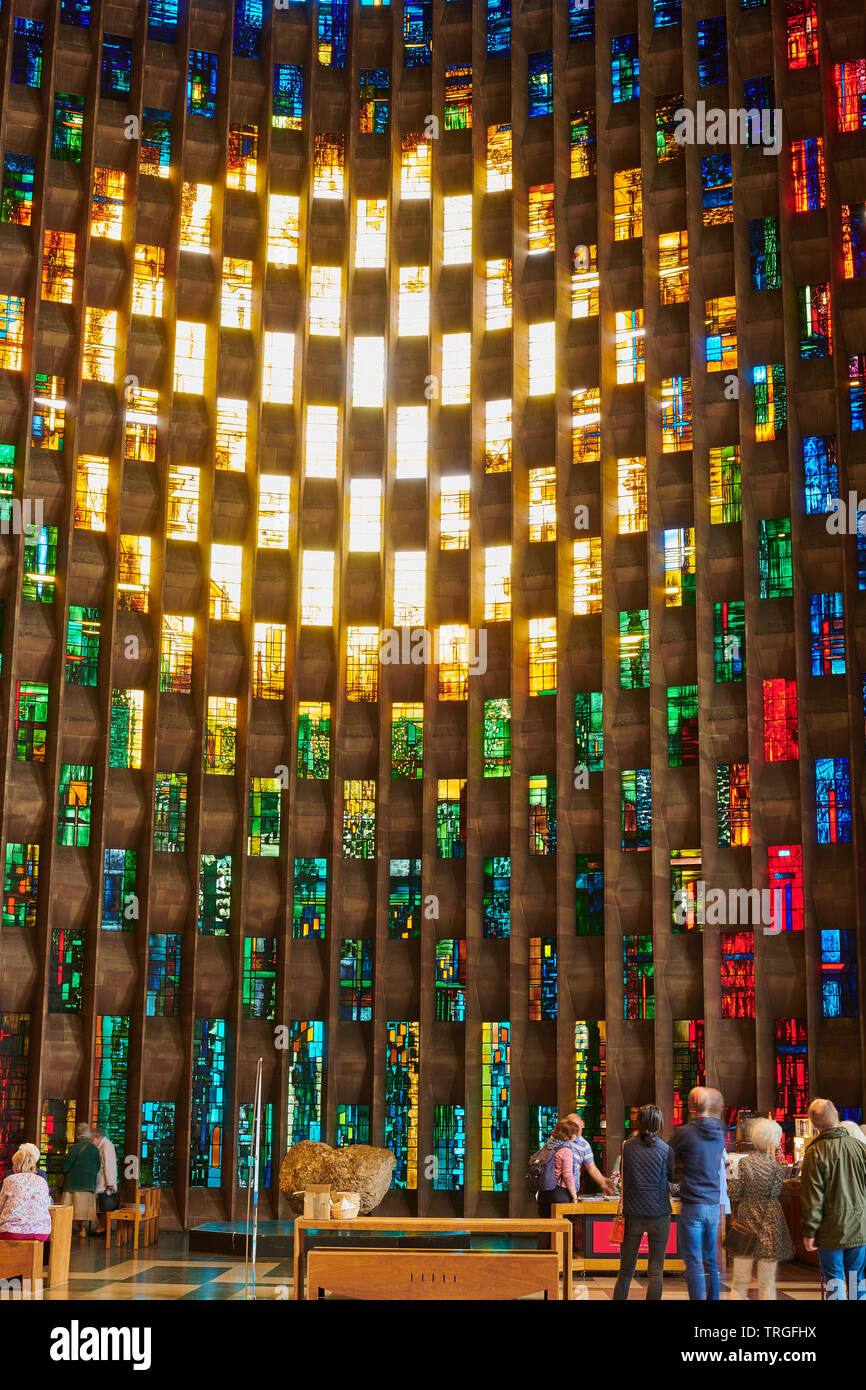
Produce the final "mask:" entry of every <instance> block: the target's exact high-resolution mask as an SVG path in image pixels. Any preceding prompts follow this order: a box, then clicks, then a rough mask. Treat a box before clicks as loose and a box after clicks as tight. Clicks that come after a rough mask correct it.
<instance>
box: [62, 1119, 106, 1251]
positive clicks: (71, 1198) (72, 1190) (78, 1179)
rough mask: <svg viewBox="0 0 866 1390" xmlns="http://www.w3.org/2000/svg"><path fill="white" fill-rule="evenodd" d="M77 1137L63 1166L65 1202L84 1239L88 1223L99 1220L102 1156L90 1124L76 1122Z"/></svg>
mask: <svg viewBox="0 0 866 1390" xmlns="http://www.w3.org/2000/svg"><path fill="white" fill-rule="evenodd" d="M75 1139H76V1142H75V1143H74V1144H73V1145H72V1148H71V1149H70V1150H69V1152H68V1153H67V1155H66V1162H65V1163H64V1165H63V1205H64V1206H65V1207H72V1219H73V1221H77V1222H78V1234H79V1235H80V1237H81V1239H82V1240H84V1238H85V1237H86V1235H87V1227H88V1225H89V1223H90V1222H91V1221H95V1220H96V1195H95V1194H96V1179H97V1177H98V1176H99V1170H100V1168H101V1167H102V1159H101V1158H100V1155H99V1150H98V1148H97V1147H96V1145H95V1144H94V1143H93V1130H92V1129H91V1128H90V1125H84V1124H81V1125H77V1126H76V1129H75Z"/></svg>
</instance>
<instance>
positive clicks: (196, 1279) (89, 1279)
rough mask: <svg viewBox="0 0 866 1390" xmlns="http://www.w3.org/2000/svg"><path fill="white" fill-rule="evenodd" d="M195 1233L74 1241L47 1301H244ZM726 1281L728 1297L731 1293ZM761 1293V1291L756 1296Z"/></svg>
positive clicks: (592, 1286)
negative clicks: (146, 1242) (194, 1247)
mask: <svg viewBox="0 0 866 1390" xmlns="http://www.w3.org/2000/svg"><path fill="white" fill-rule="evenodd" d="M187 1244H188V1236H187V1235H185V1234H179V1233H176V1232H162V1233H161V1234H160V1238H159V1244H158V1245H152V1246H149V1247H148V1248H147V1249H142V1250H138V1251H133V1250H132V1249H131V1248H130V1247H121V1248H119V1249H112V1250H111V1252H110V1253H109V1252H108V1251H106V1248H105V1244H104V1242H103V1241H102V1240H97V1239H89V1240H87V1241H86V1242H85V1241H82V1240H79V1239H78V1238H77V1236H76V1237H73V1242H72V1259H71V1263H70V1270H69V1283H68V1284H67V1285H66V1286H65V1287H64V1288H58V1289H46V1290H44V1292H43V1294H42V1297H43V1299H44V1300H45V1301H49V1300H52V1301H55V1300H56V1301H58V1302H63V1301H69V1300H75V1301H78V1300H81V1301H82V1302H102V1301H109V1302H126V1301H129V1300H148V1299H159V1300H168V1301H171V1300H176V1299H186V1300H200V1299H205V1300H211V1299H232V1300H235V1299H241V1300H242V1299H243V1298H244V1262H243V1260H242V1259H233V1258H231V1257H230V1256H225V1257H220V1256H216V1255H199V1254H190V1253H188V1251H187ZM613 1285H614V1277H613V1276H611V1275H609V1274H607V1273H605V1274H588V1275H586V1276H585V1277H581V1276H577V1277H575V1280H574V1295H575V1298H577V1299H589V1300H591V1301H600V1302H604V1301H607V1300H609V1299H610V1298H611V1295H612V1293H613ZM729 1291H730V1290H729V1285H727V1284H723V1286H722V1297H723V1298H726V1297H728V1296H729ZM777 1292H778V1297H779V1299H780V1301H791V1300H793V1301H810V1300H813V1299H819V1298H820V1296H821V1290H820V1285H819V1281H818V1274H817V1271H815V1270H812V1269H808V1268H806V1267H805V1266H802V1265H795V1264H785V1265H782V1266H781V1268H780V1270H779V1282H778V1290H777ZM256 1293H257V1297H258V1298H260V1299H287V1298H291V1296H292V1265H291V1261H290V1260H272V1259H271V1260H267V1259H265V1260H259V1261H258V1262H257V1265H256ZM645 1293H646V1281H645V1279H644V1278H643V1277H642V1276H640V1275H638V1276H636V1277H635V1279H634V1282H633V1283H632V1287H631V1295H630V1296H631V1298H633V1299H642V1298H643V1297H644V1296H645ZM756 1296H757V1291H756V1289H755V1288H753V1289H752V1297H753V1298H754V1297H756ZM664 1297H665V1298H666V1299H671V1300H683V1299H685V1298H686V1297H687V1293H686V1286H685V1280H684V1279H683V1277H682V1275H681V1274H674V1275H667V1276H666V1277H665V1289H664Z"/></svg>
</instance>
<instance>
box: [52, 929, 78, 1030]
mask: <svg viewBox="0 0 866 1390" xmlns="http://www.w3.org/2000/svg"><path fill="white" fill-rule="evenodd" d="M83 1000H84V933H83V932H81V931H74V930H71V929H70V928H68V927H54V928H52V931H51V950H50V958H49V962H48V1012H49V1013H50V1014H61V1013H73V1014H80V1013H81V1009H82V1005H83Z"/></svg>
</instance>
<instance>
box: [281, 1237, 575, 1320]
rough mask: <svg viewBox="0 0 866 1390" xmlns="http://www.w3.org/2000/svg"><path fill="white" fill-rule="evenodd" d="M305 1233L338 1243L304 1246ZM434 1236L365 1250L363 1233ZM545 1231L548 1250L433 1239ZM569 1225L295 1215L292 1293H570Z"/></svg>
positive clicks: (415, 1296) (408, 1296)
mask: <svg viewBox="0 0 866 1390" xmlns="http://www.w3.org/2000/svg"><path fill="white" fill-rule="evenodd" d="M308 1232H311V1233H312V1232H327V1233H328V1236H329V1237H332V1235H333V1234H334V1233H337V1232H339V1233H340V1235H341V1236H342V1237H345V1243H344V1241H343V1240H342V1239H341V1240H340V1241H339V1244H337V1242H334V1241H333V1240H331V1242H330V1244H329V1246H328V1247H325V1248H321V1247H320V1248H315V1246H314V1247H313V1248H310V1239H309V1237H308V1235H307V1233H308ZM434 1234H435V1235H438V1236H439V1237H440V1241H439V1243H438V1245H437V1247H436V1248H434V1249H424V1248H420V1249H393V1248H385V1249H371V1248H370V1246H369V1245H367V1244H365V1238H369V1237H370V1236H371V1235H377V1236H383V1237H388V1236H394V1237H396V1236H406V1237H410V1238H412V1239H416V1238H418V1237H423V1236H425V1235H434ZM448 1234H451V1235H454V1236H461V1237H465V1236H469V1237H472V1236H474V1235H479V1236H499V1237H509V1236H517V1235H520V1236H535V1237H536V1238H538V1237H539V1236H541V1235H544V1236H549V1237H551V1242H552V1245H553V1249H552V1250H538V1249H530V1250H520V1249H514V1248H511V1249H509V1248H504V1249H496V1250H448V1249H442V1247H441V1237H442V1236H447V1235H448ZM571 1278H572V1259H571V1225H570V1223H569V1222H568V1221H562V1220H550V1219H548V1218H542V1217H536V1218H534V1219H526V1220H524V1219H516V1220H509V1219H507V1218H502V1217H479V1218H473V1217H459V1216H458V1217H444V1216H440V1217H394V1216H391V1217H387V1216H385V1217H375V1216H361V1217H358V1218H357V1219H356V1220H354V1221H319V1220H314V1219H312V1218H310V1217H303V1216H299V1217H296V1218H295V1261H294V1288H293V1296H294V1297H295V1298H296V1299H303V1298H305V1297H306V1286H307V1284H309V1289H310V1297H311V1298H319V1297H321V1296H322V1294H323V1293H324V1292H326V1291H327V1292H330V1293H334V1294H341V1295H342V1296H344V1297H346V1298H360V1299H379V1300H393V1299H399V1300H401V1301H403V1302H405V1301H407V1300H410V1301H412V1300H424V1301H433V1300H437V1301H442V1300H448V1301H457V1300H474V1301H477V1300H482V1299H483V1300H493V1299H511V1298H524V1297H526V1296H527V1295H530V1294H537V1293H540V1294H542V1295H543V1296H544V1297H545V1298H548V1299H557V1300H559V1299H570V1298H571Z"/></svg>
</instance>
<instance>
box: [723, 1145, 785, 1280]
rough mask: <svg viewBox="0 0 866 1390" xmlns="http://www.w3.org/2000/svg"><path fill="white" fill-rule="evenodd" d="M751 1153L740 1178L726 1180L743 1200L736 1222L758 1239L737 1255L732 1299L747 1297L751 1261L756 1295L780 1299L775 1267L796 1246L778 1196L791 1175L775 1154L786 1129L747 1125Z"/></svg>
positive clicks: (731, 1191) (746, 1156) (741, 1166)
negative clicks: (755, 1276) (755, 1278)
mask: <svg viewBox="0 0 866 1390" xmlns="http://www.w3.org/2000/svg"><path fill="white" fill-rule="evenodd" d="M749 1142H750V1144H751V1145H752V1152H751V1153H748V1154H744V1155H743V1157H742V1159H741V1160H740V1164H739V1167H738V1170H737V1176H736V1177H735V1178H731V1179H730V1181H729V1182H728V1193H729V1195H730V1196H731V1197H734V1198H738V1199H739V1206H738V1207H737V1215H736V1220H737V1222H738V1224H740V1225H741V1226H745V1227H746V1229H747V1230H748V1231H750V1232H751V1233H752V1235H753V1237H754V1240H753V1242H752V1248H751V1250H750V1251H749V1253H748V1254H747V1255H734V1257H733V1258H734V1273H733V1279H732V1280H731V1298H739V1299H742V1298H748V1296H749V1285H750V1283H751V1280H752V1263H753V1261H757V1265H758V1297H759V1298H761V1299H774V1298H775V1297H776V1266H777V1264H778V1263H779V1261H780V1260H791V1259H793V1258H794V1247H793V1245H792V1243H791V1235H790V1232H789V1230H788V1223H787V1222H786V1220H785V1213H784V1212H783V1211H782V1204H781V1202H780V1201H779V1193H780V1192H781V1190H782V1183H783V1182H784V1180H785V1178H786V1177H787V1176H788V1170H787V1168H786V1166H785V1164H784V1163H779V1162H777V1160H776V1158H775V1153H776V1150H777V1149H778V1147H779V1145H780V1144H781V1142H782V1129H781V1126H780V1125H777V1124H776V1122H775V1120H767V1119H763V1118H761V1119H757V1120H753V1122H752V1124H751V1125H750V1127H749Z"/></svg>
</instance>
